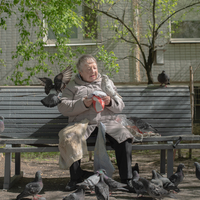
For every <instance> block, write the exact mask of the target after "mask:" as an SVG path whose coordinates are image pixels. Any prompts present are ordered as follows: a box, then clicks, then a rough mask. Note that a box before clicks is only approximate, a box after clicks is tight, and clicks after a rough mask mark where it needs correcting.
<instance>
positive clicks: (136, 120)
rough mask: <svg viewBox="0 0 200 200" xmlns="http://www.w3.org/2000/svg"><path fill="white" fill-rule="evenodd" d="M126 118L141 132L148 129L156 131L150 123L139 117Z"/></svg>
mask: <svg viewBox="0 0 200 200" xmlns="http://www.w3.org/2000/svg"><path fill="white" fill-rule="evenodd" d="M128 120H129V121H131V122H132V123H133V124H135V126H137V128H138V129H139V130H140V131H142V132H143V133H145V132H150V131H151V132H153V133H158V130H157V129H155V128H153V127H152V126H151V124H149V123H147V122H145V121H144V120H142V119H140V118H139V117H129V118H128Z"/></svg>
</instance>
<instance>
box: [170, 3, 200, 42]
mask: <svg viewBox="0 0 200 200" xmlns="http://www.w3.org/2000/svg"><path fill="white" fill-rule="evenodd" d="M187 4H188V3H187V1H186V0H181V1H179V6H180V8H182V7H185V5H187ZM197 9H198V8H196V7H194V8H193V10H192V11H190V10H188V9H186V10H184V11H183V12H180V13H179V14H177V15H176V16H175V19H173V20H174V21H172V22H171V31H172V32H171V40H170V41H171V42H172V43H197V42H200V12H199V10H197Z"/></svg>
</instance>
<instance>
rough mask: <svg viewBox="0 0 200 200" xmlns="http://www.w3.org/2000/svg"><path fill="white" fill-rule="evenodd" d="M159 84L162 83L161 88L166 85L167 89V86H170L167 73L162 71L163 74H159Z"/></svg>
mask: <svg viewBox="0 0 200 200" xmlns="http://www.w3.org/2000/svg"><path fill="white" fill-rule="evenodd" d="M158 82H159V83H161V85H160V86H162V85H163V84H165V87H167V84H170V78H169V77H168V76H167V74H165V71H162V73H161V74H158Z"/></svg>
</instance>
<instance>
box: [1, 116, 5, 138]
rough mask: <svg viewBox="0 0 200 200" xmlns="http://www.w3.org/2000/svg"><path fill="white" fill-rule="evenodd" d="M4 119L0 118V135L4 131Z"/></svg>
mask: <svg viewBox="0 0 200 200" xmlns="http://www.w3.org/2000/svg"><path fill="white" fill-rule="evenodd" d="M4 128H5V127H4V117H3V116H0V134H1V133H3V131H4Z"/></svg>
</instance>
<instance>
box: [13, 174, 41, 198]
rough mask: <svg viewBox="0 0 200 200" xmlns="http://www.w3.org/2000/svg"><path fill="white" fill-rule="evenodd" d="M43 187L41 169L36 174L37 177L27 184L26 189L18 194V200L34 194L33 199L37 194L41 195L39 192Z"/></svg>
mask: <svg viewBox="0 0 200 200" xmlns="http://www.w3.org/2000/svg"><path fill="white" fill-rule="evenodd" d="M42 188H43V183H42V176H41V171H37V172H36V174H35V179H34V181H33V182H31V183H28V184H26V186H25V189H24V190H23V191H22V192H21V193H20V194H19V195H18V196H17V198H16V200H20V199H22V198H24V197H27V196H33V199H36V198H35V196H38V197H40V195H38V193H40V191H41V190H42Z"/></svg>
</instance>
